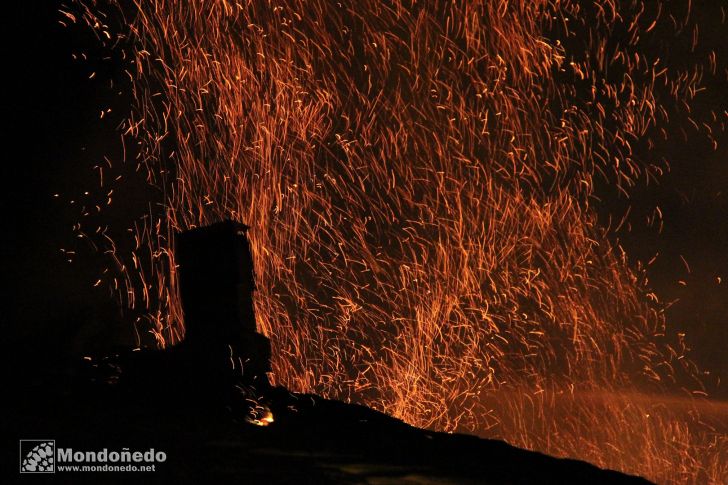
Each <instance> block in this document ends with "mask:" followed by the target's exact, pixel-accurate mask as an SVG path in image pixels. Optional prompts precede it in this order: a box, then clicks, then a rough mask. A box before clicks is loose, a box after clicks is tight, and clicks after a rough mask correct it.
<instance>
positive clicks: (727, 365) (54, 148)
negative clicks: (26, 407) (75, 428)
mask: <svg viewBox="0 0 728 485" xmlns="http://www.w3.org/2000/svg"><path fill="white" fill-rule="evenodd" d="M19 3H21V4H22V5H21V6H19V7H13V8H16V9H18V11H17V12H14V13H12V14H5V18H6V21H8V19H12V20H9V21H10V22H11V23H13V24H15V29H16V30H15V32H13V33H10V36H11V37H12V38H9V39H7V41H6V42H4V44H5V47H4V50H5V55H4V57H5V61H4V65H5V66H6V67H7V69H5V74H4V75H5V81H6V83H7V84H8V85H9V87H6V89H5V90H4V96H5V109H4V116H3V118H4V120H5V122H6V123H7V124H8V125H9V126H8V127H6V129H5V133H4V135H5V140H6V146H7V145H8V144H9V145H10V147H11V148H10V149H6V151H5V157H4V158H5V160H4V163H3V164H2V171H3V173H2V181H3V184H4V187H3V203H2V206H3V215H4V219H5V221H6V222H5V227H6V228H7V229H6V231H4V237H3V243H2V248H1V251H2V253H1V256H0V257H1V258H2V264H3V265H4V267H3V271H2V273H3V278H4V280H5V281H4V282H3V283H4V284H3V287H4V288H5V291H4V292H3V297H4V299H6V301H5V302H3V306H4V312H3V313H4V314H3V316H2V321H3V326H4V327H5V329H4V335H6V338H5V339H4V340H5V344H6V345H9V346H10V347H11V348H12V350H11V351H10V352H6V353H5V355H6V357H10V358H11V359H15V361H16V365H14V366H13V369H17V368H18V364H20V365H21V366H24V367H25V368H27V369H28V371H29V372H32V369H34V368H37V367H38V366H43V365H53V359H55V358H61V357H63V356H68V355H71V354H72V353H73V352H80V351H82V350H83V351H86V350H88V349H89V348H90V347H93V346H94V343H98V342H101V341H107V342H108V341H114V342H120V343H123V342H125V341H128V340H127V339H129V338H130V328H129V326H128V325H127V324H124V323H123V321H122V318H121V317H120V316H119V312H118V310H117V309H116V307H115V304H114V302H113V301H112V300H111V299H110V298H109V292H108V290H107V289H105V288H103V287H99V288H94V287H93V286H92V285H93V283H94V282H95V281H96V279H97V273H98V270H99V264H100V263H99V259H98V256H95V255H94V253H93V251H92V250H91V249H90V248H89V247H88V246H87V245H86V244H85V243H83V241H79V240H77V239H75V237H74V233H73V231H72V226H73V224H74V223H76V222H77V221H78V220H79V214H80V205H82V204H85V203H87V204H88V203H91V202H92V201H93V194H91V195H89V196H84V195H83V193H84V191H86V190H89V191H93V189H94V188H95V187H97V185H98V181H97V177H96V174H95V172H94V171H93V170H92V167H93V166H94V165H97V164H99V163H102V162H103V157H104V155H109V156H112V157H113V156H118V153H119V150H120V146H119V135H118V133H117V132H116V130H115V126H116V125H117V124H118V123H119V121H120V117H121V116H122V115H123V113H124V107H125V105H128V102H129V99H128V97H127V95H125V94H123V93H122V94H121V95H119V94H117V92H118V91H119V89H118V88H119V86H120V88H121V89H123V87H124V86H123V84H120V85H119V86H117V89H114V90H112V89H110V88H109V83H108V79H110V78H112V79H113V78H115V79H118V80H121V79H123V77H122V76H121V73H120V71H119V66H118V65H117V64H115V63H114V61H113V60H109V61H99V60H98V59H99V57H101V56H102V55H104V54H103V53H102V52H101V51H95V50H94V46H95V45H96V44H95V41H94V39H93V38H92V37H91V36H90V35H89V34H88V33H86V32H84V31H83V30H82V29H65V28H63V27H61V26H60V25H59V24H58V19H59V16H58V15H57V14H56V9H57V4H56V2H53V1H42V2H19ZM699 14H700V12H698V15H699ZM4 35H8V32H5V34H4ZM704 35H705V37H704V42H708V43H713V44H714V45H716V46H717V47H715V48H716V49H717V50H719V51H720V50H724V51H728V49H726V48H725V45H719V44H721V43H723V44H724V43H725V41H721V40H720V39H721V38H722V36H721V32H720V31H719V30H718V31H716V30H715V29H714V31H712V32H711V31H707V32H705V33H704ZM81 51H84V52H87V53H88V54H89V57H90V59H92V61H90V62H79V61H74V60H73V59H72V58H71V53H73V52H81ZM726 54H728V52H726ZM92 71H96V72H97V75H96V78H95V79H93V80H90V79H89V74H90V73H91V72H92ZM724 81H725V80H724ZM713 88H714V89H713V91H712V92H710V93H709V94H707V95H706V96H705V97H704V98H703V100H702V101H701V102H700V103H698V107H697V114H698V115H699V114H700V112H701V111H702V112H707V111H706V110H707V109H709V108H710V107H711V106H715V105H716V104H719V105H722V106H724V107H725V106H726V104H727V103H726V91H728V86H726V85H725V82H724V84H723V86H720V85H715V86H713ZM107 107H112V110H113V111H112V114H111V115H110V116H107V117H105V118H104V119H103V120H100V119H99V113H100V111H101V109H102V108H107ZM722 140H723V145H722V146H721V147H720V149H719V150H718V151H717V152H716V151H712V149H710V147H709V145H708V143H707V142H703V141H700V140H696V141H692V142H691V143H689V144H685V143H684V142H682V141H680V140H675V141H674V142H672V144H670V145H669V146H667V147H663V148H664V149H665V151H667V152H669V156H670V158H671V164H672V168H673V170H672V172H671V173H670V174H668V175H667V176H666V177H665V179H664V180H663V182H662V185H661V186H660V187H650V188H649V189H647V190H643V191H641V192H640V193H639V194H637V198H636V199H635V200H636V201H638V202H639V201H643V202H644V203H654V202H659V204H660V206H661V207H662V209H663V212H664V214H665V229H664V231H663V233H662V234H661V235H657V234H655V233H654V231H651V230H640V229H639V227H638V226H635V230H634V231H633V232H632V233H631V234H628V235H623V236H622V242H623V244H624V246H625V248H626V249H627V250H628V252H629V253H630V255H631V256H632V257H633V258H635V259H641V260H645V259H649V258H650V257H652V256H653V255H654V254H655V253H656V252H658V251H659V252H660V254H661V257H660V258H659V259H658V260H657V261H656V263H655V264H654V265H653V266H652V268H651V269H650V273H649V274H650V281H651V284H652V286H653V287H654V288H655V290H656V292H657V294H658V295H659V296H660V298H661V299H662V300H663V301H672V300H675V299H678V298H679V299H680V301H679V302H677V303H675V304H674V305H673V306H672V307H671V308H670V310H669V312H668V318H669V323H670V325H671V326H672V327H673V328H679V329H686V330H687V331H688V333H689V334H690V335H691V337H690V339H689V341H690V342H691V343H692V346H693V348H694V349H695V352H694V354H693V356H694V358H696V360H697V361H698V362H699V363H701V364H703V366H705V367H707V368H709V369H713V370H714V371H716V372H717V374H719V375H723V376H725V377H726V378H728V355H727V354H726V353H725V352H724V348H725V347H726V343H727V342H728V317H726V315H728V150H727V149H726V148H727V146H728V139H727V137H726V136H725V135H723V136H722ZM120 170H121V172H120V173H123V172H124V171H126V173H124V175H125V179H127V182H126V184H125V185H124V186H121V187H119V191H118V193H117V195H116V199H115V200H116V202H115V204H116V205H115V206H114V208H113V209H112V211H113V212H109V213H107V214H106V216H105V217H106V219H105V220H107V221H111V224H112V225H113V222H114V221H115V220H116V221H124V224H128V221H129V220H131V219H132V217H133V216H136V215H140V214H141V213H143V212H144V210H146V209H147V207H148V204H149V203H150V202H149V201H150V200H151V198H152V194H150V192H149V189H147V188H146V187H145V186H144V184H143V183H141V182H140V177H139V176H136V177H135V176H134V171H133V165H132V164H129V165H128V166H127V167H122V168H121V169H120ZM54 194H60V196H59V197H57V198H56V197H54V196H53V195H54ZM84 197H86V198H84ZM71 200H74V201H76V202H75V203H74V204H71V203H70V201H71ZM635 212H636V213H638V212H639V211H635ZM130 216H131V217H130ZM60 248H68V249H75V250H76V251H78V254H77V257H76V258H75V261H74V262H73V263H68V262H67V260H66V259H67V258H66V257H64V255H63V254H62V253H61V251H60ZM681 255H682V256H683V257H684V258H685V260H686V261H687V262H688V264H689V265H690V268H691V271H692V272H691V274H687V271H686V269H685V266H684V264H683V262H682V260H681V259H680V256H681ZM719 276H720V277H722V279H723V282H722V284H718V283H717V277H719ZM679 280H683V281H684V282H685V283H686V284H687V286H683V285H682V284H680V283H679V282H678V281H679ZM719 394H720V395H722V396H728V392H726V386H725V385H723V386H722V390H721V391H720V392H719Z"/></svg>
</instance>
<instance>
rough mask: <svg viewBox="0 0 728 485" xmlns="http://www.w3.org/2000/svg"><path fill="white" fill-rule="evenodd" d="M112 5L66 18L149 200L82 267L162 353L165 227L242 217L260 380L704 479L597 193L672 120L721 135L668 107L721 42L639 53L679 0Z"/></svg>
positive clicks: (657, 308)
mask: <svg viewBox="0 0 728 485" xmlns="http://www.w3.org/2000/svg"><path fill="white" fill-rule="evenodd" d="M131 3H132V4H133V6H132V7H131V8H130V9H127V10H125V14H126V15H127V18H126V23H125V24H124V25H123V27H120V28H118V29H116V28H112V27H109V26H108V25H107V24H110V23H112V20H111V19H113V17H107V16H105V15H104V14H102V13H101V10H103V9H102V8H100V7H99V6H98V5H97V4H96V3H95V2H87V3H86V6H81V7H80V8H77V10H79V13H78V15H79V17H82V18H83V19H84V20H85V21H86V22H87V23H88V24H89V25H91V26H92V27H93V28H94V29H95V31H96V32H98V35H99V39H100V40H101V41H102V42H106V43H108V44H113V43H116V42H117V41H119V42H120V45H123V46H124V47H119V48H123V49H124V52H125V54H124V57H125V59H126V61H128V62H129V64H128V72H129V77H130V79H131V84H132V89H133V93H134V98H135V106H134V109H133V111H132V114H131V115H130V116H129V119H128V120H127V122H126V123H125V124H124V126H123V130H124V132H125V136H126V139H127V140H133V141H134V142H136V143H138V145H139V147H140V148H139V149H140V157H141V160H140V163H141V164H142V166H143V167H145V168H146V169H147V170H148V174H149V182H150V183H151V184H153V185H154V186H156V187H159V188H161V189H162V190H163V193H164V197H165V199H164V208H163V210H162V211H160V212H162V213H160V214H152V215H150V217H149V218H147V219H145V221H144V222H143V223H139V224H138V225H137V226H136V227H137V229H136V233H135V238H136V249H135V250H134V251H133V253H132V254H130V255H123V254H118V253H116V252H115V251H113V243H109V244H110V246H109V247H110V248H111V249H110V251H109V253H110V255H111V257H112V258H113V259H114V261H116V263H117V266H118V270H117V271H110V272H109V273H108V274H107V275H105V276H104V278H105V279H104V281H106V280H110V281H111V282H112V284H113V285H114V286H115V288H116V289H118V290H119V292H120V294H122V296H123V298H124V300H125V302H126V304H127V305H128V306H130V307H133V308H137V309H142V310H143V311H144V312H145V314H146V315H148V318H149V321H150V322H151V327H152V332H153V334H154V335H155V337H156V339H157V342H158V343H159V344H160V345H168V344H172V343H174V342H176V341H178V340H179V339H181V338H182V335H183V333H184V331H183V327H182V318H181V311H180V308H179V302H178V298H177V293H176V288H175V274H174V253H173V248H172V247H170V244H171V243H170V241H171V239H170V237H169V236H170V234H172V233H173V232H174V231H177V230H182V229H187V228H191V227H196V226H199V225H204V224H209V223H212V222H215V221H219V220H221V219H224V218H232V219H236V220H239V221H244V222H245V223H246V224H249V225H251V226H252V229H251V231H250V236H251V238H252V249H253V253H254V256H255V265H256V267H255V270H256V273H257V275H258V281H259V291H258V292H257V296H256V297H257V300H256V311H257V314H258V318H259V322H258V325H259V328H260V329H261V330H262V331H263V332H264V333H265V334H266V335H268V336H269V337H270V338H271V341H272V345H273V349H274V356H273V363H272V365H273V373H272V377H273V379H274V381H275V382H276V383H278V384H283V385H286V386H288V387H289V388H291V389H292V390H295V391H306V392H315V393H318V394H321V395H323V396H327V397H331V398H337V399H342V400H351V401H356V402H360V403H364V404H367V405H369V406H372V407H374V408H377V409H379V410H382V411H384V412H386V413H388V414H390V415H393V416H396V417H398V418H401V419H403V420H405V421H407V422H409V423H412V424H415V425H418V426H423V427H427V428H434V429H439V430H446V431H471V432H476V433H478V434H480V435H482V436H488V437H496V438H503V439H505V440H507V441H509V442H511V443H513V444H515V445H518V446H524V447H528V448H531V449H536V450H540V451H543V452H546V453H550V454H555V455H561V456H571V457H577V458H580V459H585V460H589V461H591V462H594V463H596V464H598V465H602V466H607V467H610V468H616V469H621V470H624V471H627V472H632V473H639V474H642V475H645V476H647V477H649V478H651V479H653V480H657V481H659V482H663V483H664V482H673V483H685V482H686V481H687V482H696V483H706V482H710V481H713V482H715V483H719V482H721V481H723V480H726V478H727V477H728V459H727V458H728V457H727V456H726V455H727V449H728V445H727V443H728V439H727V438H726V430H725V429H718V428H716V427H715V426H713V425H712V424H711V416H713V415H714V414H715V413H717V414H718V415H721V416H723V417H724V416H725V413H726V409H725V407H720V406H717V405H716V406H717V407H716V408H715V409H713V410H712V412H713V414H710V413H708V414H709V416H707V417H706V415H705V413H702V414H701V412H700V411H699V409H698V408H699V407H700V406H702V404H701V405H698V403H697V401H696V403H695V404H694V405H691V404H690V400H689V399H686V402H687V404H683V407H685V406H687V408H689V409H687V410H686V409H682V410H681V411H680V410H676V409H679V408H680V406H669V405H667V404H665V402H667V401H666V400H667V398H666V397H664V395H666V394H664V393H666V392H667V391H670V390H671V389H679V388H681V387H685V386H687V385H688V384H686V383H688V382H690V384H689V385H691V386H693V387H692V388H691V389H694V390H696V391H697V393H698V394H699V391H700V389H701V388H700V385H699V383H698V381H697V379H695V378H694V377H695V376H696V375H697V373H696V371H695V369H694V367H693V366H692V364H691V363H690V362H689V359H687V358H686V357H685V355H684V353H685V349H684V347H683V346H682V345H681V344H680V342H681V340H680V339H679V338H677V337H676V338H672V337H671V336H670V332H669V331H668V330H666V328H665V327H666V325H665V321H664V316H663V314H662V307H661V305H660V303H659V302H657V301H656V297H655V296H654V295H653V294H652V293H649V289H648V287H647V286H646V285H645V283H644V277H643V276H644V275H643V271H642V270H637V269H635V268H634V267H632V266H630V264H628V261H627V258H626V256H625V254H624V251H623V250H622V249H621V248H620V247H619V246H618V245H616V244H614V243H612V242H610V238H609V237H608V236H609V235H610V234H613V233H614V232H615V231H617V230H619V228H620V227H621V226H623V225H624V224H625V219H623V218H622V217H621V215H615V217H614V218H613V220H612V221H611V222H607V223H601V222H600V221H601V219H600V218H599V216H598V210H597V209H598V207H597V206H598V204H599V203H600V200H601V199H603V198H604V197H612V198H616V197H619V198H621V199H624V200H628V199H629V196H630V194H631V191H632V189H633V188H634V187H635V186H636V185H637V184H644V183H645V182H646V181H650V180H653V179H656V178H659V175H660V173H661V172H662V171H663V170H665V169H666V168H667V165H666V163H665V162H663V161H660V160H651V159H649V154H650V151H651V150H652V149H653V148H654V147H655V146H659V145H661V144H664V143H665V137H666V136H667V133H668V130H666V126H668V123H670V122H674V120H671V119H670V118H672V117H679V119H680V120H683V121H681V123H684V124H685V125H686V126H687V127H691V126H694V127H695V128H696V129H698V130H700V131H701V132H703V134H704V135H706V136H713V135H714V134H715V133H717V132H718V131H720V130H722V129H724V125H725V123H726V113H725V112H716V113H714V114H713V117H712V118H711V119H709V120H694V119H692V118H691V113H690V103H691V101H692V99H693V98H694V97H695V96H696V95H697V94H698V93H699V92H700V90H701V89H703V88H702V87H701V80H702V78H703V76H725V68H724V64H721V62H723V60H722V59H720V58H718V56H717V54H716V53H715V52H711V53H710V54H709V55H708V56H707V58H705V59H702V58H700V59H697V58H696V59H693V64H692V65H688V66H673V65H671V64H670V62H668V60H666V59H661V58H659V57H657V55H655V54H654V52H656V51H659V46H660V45H661V43H662V44H664V43H665V42H667V43H669V39H674V38H677V37H678V36H689V38H690V39H691V42H692V46H693V49H695V46H696V45H697V43H698V40H699V29H698V26H697V25H696V24H694V23H693V22H691V21H690V5H689V3H688V2H685V5H684V8H682V7H681V9H678V10H680V11H681V13H680V15H678V14H676V13H675V12H674V11H673V10H676V8H674V7H671V9H670V10H668V8H667V7H666V4H663V3H664V2H657V1H655V2H640V1H627V2H616V1H613V0H596V1H594V2H587V3H588V4H589V5H588V6H585V5H586V3H585V2H579V1H575V0H562V1H558V0H534V1H524V0H521V1H506V0H480V1H478V0H464V1H461V2H449V1H436V0H433V1H431V2H415V1H413V2H405V1H400V0H356V1H354V0H342V1H341V2H326V1H321V0H276V1H245V0H243V1H240V2H235V1H227V0H206V1H205V0H185V1H180V0H154V1H142V0H134V1H133V2H131ZM112 4H113V1H112ZM107 7H108V5H107ZM70 10H72V9H69V11H70ZM64 20H66V21H75V20H76V17H75V16H74V15H73V14H71V13H67V15H66V16H65V18H64ZM665 39H668V40H667V41H665ZM655 46H657V47H655ZM647 47H649V48H647ZM663 50H664V49H663ZM721 70H723V72H721ZM686 129H687V128H686ZM110 197H111V194H109V198H110ZM109 203H110V201H109ZM660 219H661V212H660V211H659V209H657V210H656V211H655V220H654V221H653V223H654V224H655V225H659V221H660ZM101 232H103V231H101ZM676 342H677V343H676ZM643 392H649V393H651V394H650V395H652V396H660V395H663V397H657V398H654V399H648V398H645V397H644V396H645V394H643ZM711 409H712V408H711ZM718 421H720V420H718Z"/></svg>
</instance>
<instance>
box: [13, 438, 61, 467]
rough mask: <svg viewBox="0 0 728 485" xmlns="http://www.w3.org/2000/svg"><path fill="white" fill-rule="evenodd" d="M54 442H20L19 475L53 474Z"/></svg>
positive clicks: (54, 464) (54, 461)
mask: <svg viewBox="0 0 728 485" xmlns="http://www.w3.org/2000/svg"><path fill="white" fill-rule="evenodd" d="M55 459H56V441H55V440H20V473H55V472H56V460H55Z"/></svg>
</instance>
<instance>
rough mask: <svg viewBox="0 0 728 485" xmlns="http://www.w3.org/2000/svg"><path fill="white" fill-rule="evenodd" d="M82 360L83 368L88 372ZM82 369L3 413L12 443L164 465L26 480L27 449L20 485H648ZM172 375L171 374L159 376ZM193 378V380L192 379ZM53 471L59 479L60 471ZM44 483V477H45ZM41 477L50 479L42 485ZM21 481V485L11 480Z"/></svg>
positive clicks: (269, 397) (343, 409)
mask: <svg viewBox="0 0 728 485" xmlns="http://www.w3.org/2000/svg"><path fill="white" fill-rule="evenodd" d="M78 368H79V367H78V366H76V370H78ZM80 376H81V374H80V373H77V372H73V373H65V374H60V373H51V374H49V375H46V376H45V377H46V378H47V379H48V380H47V381H46V382H37V383H36V385H34V386H29V387H28V388H27V389H26V392H25V393H24V394H23V396H22V398H21V399H19V400H18V402H17V403H16V404H17V406H18V408H17V409H14V410H13V413H12V414H10V415H7V414H5V415H4V416H3V427H4V428H5V429H6V430H8V431H9V432H5V433H3V439H4V440H5V443H4V444H3V446H4V448H5V449H6V450H13V451H15V450H17V446H18V441H17V439H19V438H29V437H33V438H37V437H46V438H49V439H55V440H56V446H57V447H63V448H69V447H70V448H73V449H74V450H97V449H102V448H108V449H109V450H114V449H116V450H121V449H122V448H129V449H131V450H147V449H148V448H150V447H153V448H154V449H155V450H158V451H164V452H165V453H166V454H167V457H168V458H167V460H166V461H165V462H164V463H158V464H156V470H155V471H154V472H136V473H131V472H129V473H118V472H117V473H70V472H58V473H56V474H55V475H48V476H41V477H38V476H37V475H35V476H34V475H20V474H17V472H16V470H17V468H16V467H18V456H17V453H16V452H13V453H10V454H9V455H10V456H7V455H6V458H5V460H6V462H5V464H4V466H3V468H4V469H5V470H7V471H10V473H9V474H8V475H9V476H14V478H15V479H18V478H19V479H20V480H19V482H20V483H25V482H28V481H31V479H39V478H40V479H44V480H43V481H44V482H47V483H51V482H52V483H94V484H95V483H127V482H129V481H135V482H136V481H141V482H142V483H146V482H154V483H175V484H193V483H246V484H308V483H310V484H381V485H384V484H476V483H478V484H499V485H501V484H502V485H505V484H572V483H573V484H587V483H588V484H593V485H596V484H602V483H603V484H621V483H624V484H635V485H636V484H642V483H644V484H647V483H649V482H647V481H646V480H643V479H640V478H634V477H629V476H627V475H623V474H621V473H617V472H612V471H604V470H600V469H598V468H596V467H594V466H592V465H589V464H587V463H585V462H580V461H576V460H564V459H555V458H551V457H548V456H546V455H542V454H540V453H535V452H529V451H524V450H520V449H518V448H514V447H512V446H509V445H507V444H506V443H504V442H501V441H495V440H484V439H479V438H476V437H473V436H466V435H458V434H446V433H435V432H430V431H426V430H421V429H417V428H413V427H411V426H409V425H406V424H404V423H402V422H401V421H399V420H396V419H394V418H391V417H388V416H386V415H384V414H381V413H378V412H375V411H372V410H370V409H368V408H365V407H362V406H358V405H350V404H344V403H340V402H336V401H329V400H325V399H322V398H319V397H317V396H312V395H294V394H290V393H289V392H287V391H286V390H285V389H282V388H275V389H272V390H271V391H269V392H268V393H267V394H266V397H265V398H263V399H262V400H261V402H264V403H266V404H267V405H268V406H269V407H270V409H271V410H272V411H273V414H274V416H275V421H274V422H273V423H272V424H270V425H269V426H266V427H262V426H256V425H253V424H249V423H247V422H246V421H245V419H244V418H245V416H246V412H245V411H244V410H241V409H238V410H237V411H233V410H231V408H230V406H228V407H218V406H217V405H216V404H214V403H212V402H209V401H207V398H206V397H205V396H207V394H206V393H205V394H203V395H201V394H200V393H201V391H200V388H198V387H197V386H192V385H190V384H184V383H179V384H175V388H174V389H167V388H164V387H163V386H162V385H161V384H160V387H158V388H156V389H152V387H154V386H152V387H150V388H149V389H147V391H146V392H139V389H134V390H133V392H132V391H131V390H130V389H129V388H125V387H124V385H123V384H121V385H120V384H118V383H117V384H113V385H107V384H104V385H98V384H96V385H94V384H93V383H92V382H91V381H90V380H88V379H86V378H81V377H80ZM151 378H152V379H157V378H158V382H160V383H162V382H168V381H169V379H168V376H165V375H158V376H154V375H152V376H151ZM190 382H193V381H190ZM50 477H52V478H50ZM33 481H35V480H33ZM39 481H40V480H39ZM5 483H10V482H5Z"/></svg>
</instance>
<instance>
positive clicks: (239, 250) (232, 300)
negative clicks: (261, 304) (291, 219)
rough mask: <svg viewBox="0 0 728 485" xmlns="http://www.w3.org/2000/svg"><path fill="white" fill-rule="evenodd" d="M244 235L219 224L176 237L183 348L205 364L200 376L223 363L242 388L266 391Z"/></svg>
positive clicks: (266, 363) (266, 354)
mask: <svg viewBox="0 0 728 485" xmlns="http://www.w3.org/2000/svg"><path fill="white" fill-rule="evenodd" d="M247 230H248V226H246V225H244V224H240V223H237V222H233V221H224V222H219V223H216V224H212V225H210V226H206V227H201V228H197V229H192V230H189V231H185V232H182V233H179V234H177V238H176V242H175V259H176V262H177V264H178V269H177V271H178V284H179V291H180V297H181V299H182V309H183V311H184V320H185V328H186V334H185V339H184V342H183V346H184V347H185V349H186V350H187V351H190V352H192V353H194V354H196V355H198V356H199V358H200V360H201V361H202V362H206V363H209V364H210V365H209V367H211V369H210V368H207V367H208V366H207V365H205V364H202V365H201V367H202V369H201V370H203V371H204V372H213V373H214V372H217V371H218V366H219V363H220V362H221V360H222V359H223V358H224V360H225V365H228V366H233V367H234V368H235V370H236V371H237V372H236V374H237V373H239V374H240V376H242V378H243V379H244V381H245V382H246V383H248V384H253V385H256V387H267V386H268V381H267V376H266V372H268V371H269V370H270V342H269V341H268V339H267V338H266V337H265V336H263V335H261V334H259V333H257V331H256V330H257V326H256V320H255V311H254V308H253V291H255V272H254V269H253V258H252V255H251V251H250V243H249V241H248V236H247ZM240 376H238V377H240ZM208 377H212V376H208Z"/></svg>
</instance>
